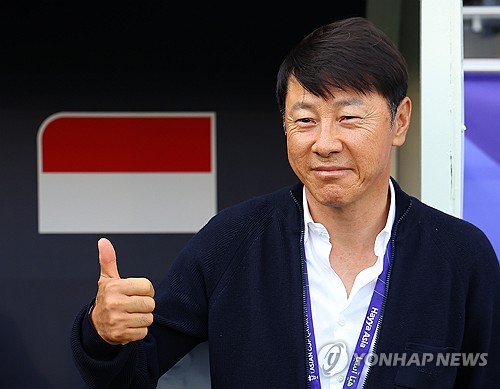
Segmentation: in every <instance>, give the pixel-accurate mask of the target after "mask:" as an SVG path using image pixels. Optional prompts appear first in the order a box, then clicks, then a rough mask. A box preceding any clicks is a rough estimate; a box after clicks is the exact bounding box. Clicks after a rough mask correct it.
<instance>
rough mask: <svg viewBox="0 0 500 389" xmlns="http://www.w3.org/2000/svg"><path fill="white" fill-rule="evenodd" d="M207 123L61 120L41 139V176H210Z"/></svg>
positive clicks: (204, 119)
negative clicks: (196, 174)
mask: <svg viewBox="0 0 500 389" xmlns="http://www.w3.org/2000/svg"><path fill="white" fill-rule="evenodd" d="M210 132H211V117H209V116H205V117H202V116H200V117H191V116H189V117H187V116H186V117H143V116H141V117H138V116H135V117H134V116H132V117H129V116H127V117H119V116H114V117H113V116H109V117H102V116H99V117H92V116H78V117H75V116H66V117H64V116H61V117H58V118H56V119H54V120H53V121H51V122H49V123H48V124H47V126H46V127H45V130H44V132H43V137H42V171H43V172H210V171H211V133H210Z"/></svg>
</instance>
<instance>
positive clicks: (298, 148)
mask: <svg viewBox="0 0 500 389" xmlns="http://www.w3.org/2000/svg"><path fill="white" fill-rule="evenodd" d="M287 154H288V161H289V163H290V165H291V166H292V167H293V168H294V170H295V169H296V167H297V166H299V167H300V165H301V163H303V161H304V160H305V159H306V158H307V147H305V146H304V145H303V144H302V143H301V142H296V141H295V140H294V139H291V138H289V139H288V140H287Z"/></svg>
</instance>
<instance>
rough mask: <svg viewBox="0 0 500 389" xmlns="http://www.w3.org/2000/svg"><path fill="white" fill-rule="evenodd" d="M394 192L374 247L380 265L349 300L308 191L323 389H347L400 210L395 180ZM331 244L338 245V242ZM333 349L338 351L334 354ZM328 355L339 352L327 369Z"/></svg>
mask: <svg viewBox="0 0 500 389" xmlns="http://www.w3.org/2000/svg"><path fill="white" fill-rule="evenodd" d="M389 188H390V206H389V212H388V215H387V222H386V224H385V227H384V228H383V230H382V231H380V232H379V234H378V235H377V237H376V238H375V243H374V247H373V250H374V253H375V255H376V256H377V261H376V262H375V264H374V265H373V266H371V267H369V268H366V269H364V270H362V271H361V272H360V273H359V274H358V275H357V276H356V279H355V281H354V284H353V286H352V289H351V292H350V294H349V297H347V292H346V289H345V286H344V284H343V283H342V280H341V279H340V277H339V276H338V275H337V274H336V273H335V271H334V270H333V268H332V267H331V265H330V251H331V248H332V246H331V244H330V237H329V235H328V231H327V230H326V228H325V227H324V226H323V225H322V224H320V223H315V222H314V220H313V219H312V217H311V213H310V212H309V207H308V203H307V199H306V194H305V188H304V190H303V207H304V225H305V233H304V247H305V254H306V261H307V272H308V278H309V290H310V296H311V310H312V318H313V326H314V333H315V339H316V348H317V353H318V364H319V370H320V374H321V375H320V379H321V388H322V389H334V388H342V386H343V384H344V380H345V377H346V374H347V371H348V368H349V363H350V362H351V358H352V355H353V353H354V349H355V347H356V343H357V341H358V337H359V333H360V331H361V327H362V324H363V321H364V319H365V316H366V312H367V309H368V305H369V304H370V300H371V297H372V294H373V290H374V288H375V283H376V281H377V277H378V276H379V275H380V273H381V272H382V267H383V257H384V254H385V251H386V247H387V244H388V242H389V240H390V238H391V230H392V225H393V224H394V217H395V210H396V200H395V194H394V186H393V185H392V182H391V181H390V180H389ZM332 241H333V242H335V237H333V238H332ZM334 344H336V346H334V347H333V349H332V345H334ZM323 347H324V348H323ZM372 347H373V343H372ZM341 349H343V350H341ZM328 350H330V352H335V351H336V352H340V354H339V358H338V360H336V363H335V364H332V363H330V364H328V363H327V361H326V360H325V358H324V355H325V354H324V353H325V352H327V351H328ZM334 360H335V358H330V361H334ZM322 365H323V366H324V367H326V368H327V369H328V368H330V369H331V370H330V372H329V373H325V370H324V368H322ZM366 371H367V366H366V364H365V366H364V368H363V371H362V373H361V376H360V384H359V388H360V387H361V384H362V382H363V380H364V378H365V376H366ZM327 374H329V375H327Z"/></svg>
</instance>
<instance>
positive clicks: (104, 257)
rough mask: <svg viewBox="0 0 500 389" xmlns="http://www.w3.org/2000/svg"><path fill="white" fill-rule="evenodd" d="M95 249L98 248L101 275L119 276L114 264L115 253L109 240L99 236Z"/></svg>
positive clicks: (106, 276) (108, 276)
mask: <svg viewBox="0 0 500 389" xmlns="http://www.w3.org/2000/svg"><path fill="white" fill-rule="evenodd" d="M97 249H98V250H99V264H100V265H101V277H105V278H120V274H118V265H117V264H116V253H115V249H114V247H113V245H112V244H111V242H110V241H109V240H108V239H106V238H101V239H99V241H98V242H97Z"/></svg>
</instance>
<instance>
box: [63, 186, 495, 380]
mask: <svg viewBox="0 0 500 389" xmlns="http://www.w3.org/2000/svg"><path fill="white" fill-rule="evenodd" d="M393 183H394V186H395V190H396V219H395V223H394V227H393V232H392V238H391V239H392V245H393V246H392V247H393V260H392V263H391V269H390V272H391V276H390V283H389V289H388V294H387V297H386V300H385V303H384V308H383V313H382V315H383V316H382V320H381V327H380V331H379V336H378V338H377V339H376V345H375V347H376V349H375V353H377V354H382V353H384V354H385V353H398V354H400V355H401V354H403V353H417V354H418V355H420V356H422V355H426V353H432V354H433V355H437V354H440V353H487V354H483V357H485V356H486V358H487V364H486V365H485V366H478V367H474V368H473V367H461V366H443V365H442V364H441V365H439V366H438V365H437V364H436V363H428V364H426V365H425V366H419V365H418V364H413V365H411V364H410V365H408V364H406V365H404V364H399V365H396V366H379V365H374V366H372V367H371V368H370V370H369V372H368V375H367V379H366V382H365V383H364V388H365V389H366V388H377V389H381V388H394V387H404V388H422V389H424V388H425V389H430V388H440V389H443V388H476V387H478V388H479V387H481V388H493V387H498V382H497V377H498V369H499V368H500V336H499V330H500V328H499V327H500V271H499V264H498V259H497V257H496V255H495V252H494V251H493V248H492V246H491V244H490V242H489V241H488V239H487V238H486V236H485V235H484V234H483V232H482V231H481V230H479V229H478V228H477V227H475V226H473V225H472V224H470V223H468V222H466V221H464V220H461V219H459V218H455V217H453V216H450V215H447V214H445V213H443V212H440V211H438V210H436V209H433V208H431V207H429V206H427V205H425V204H423V203H421V202H420V201H419V200H417V199H416V198H413V197H410V196H408V195H407V194H406V193H404V192H403V191H402V190H401V188H400V187H399V186H398V185H397V183H396V182H395V181H393ZM303 229H304V226H303V216H302V184H300V183H299V184H296V185H294V186H293V187H290V188H283V189H281V190H278V191H276V192H274V193H270V194H267V195H263V196H260V197H256V198H253V199H250V200H248V201H245V202H243V203H241V204H238V205H235V206H232V207H229V208H227V209H224V210H222V211H220V212H219V213H218V214H217V215H216V216H214V217H213V218H212V219H211V220H210V221H209V222H208V223H207V225H206V226H204V227H203V228H202V229H201V230H200V231H199V232H198V233H197V234H195V235H194V236H193V238H192V239H191V240H190V242H189V243H188V244H187V245H186V247H185V248H184V249H183V251H182V252H181V253H180V255H179V257H178V258H176V260H175V261H174V263H173V265H172V266H171V267H170V268H169V269H168V272H167V275H166V277H165V278H164V280H163V281H162V282H161V283H160V284H159V285H157V286H156V287H155V289H156V295H155V301H156V308H155V311H154V323H153V325H152V326H151V327H150V330H149V333H148V335H147V337H146V338H145V339H144V340H142V341H138V342H132V343H129V344H127V345H124V346H112V345H109V344H108V343H106V342H105V341H103V340H102V339H101V338H100V337H99V335H98V334H97V332H96V331H95V330H94V328H93V327H92V324H91V322H90V319H89V315H88V308H89V307H84V308H83V309H82V310H81V312H80V313H79V315H78V316H77V318H76V320H75V323H74V326H73V329H72V333H71V347H72V351H73V355H74V359H75V363H76V365H77V367H78V369H79V371H80V373H81V375H82V377H83V379H84V381H85V383H86V384H87V385H89V386H90V387H91V388H120V389H124V388H141V389H142V388H155V387H156V384H157V381H158V378H159V377H160V376H161V375H162V374H163V373H164V372H165V371H167V370H168V369H169V368H170V367H172V366H173V365H174V364H175V363H176V362H177V361H178V360H179V359H180V358H181V357H182V356H183V355H185V354H186V353H187V352H189V351H190V350H191V349H192V348H193V347H194V346H196V345H197V344H198V343H200V342H203V341H206V340H208V344H209V356H210V376H211V382H212V388H213V389H216V388H224V389H226V388H229V389H234V388H238V389H241V388H288V389H290V388H307V387H308V382H307V372H306V370H307V361H306V346H305V335H304V275H303V266H304V255H303V252H304V248H303ZM479 362H484V359H481V360H480V361H479ZM482 364H484V363H482Z"/></svg>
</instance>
